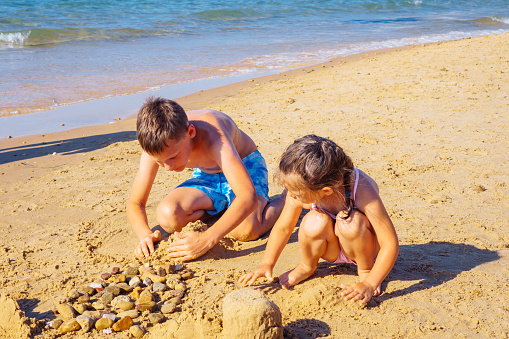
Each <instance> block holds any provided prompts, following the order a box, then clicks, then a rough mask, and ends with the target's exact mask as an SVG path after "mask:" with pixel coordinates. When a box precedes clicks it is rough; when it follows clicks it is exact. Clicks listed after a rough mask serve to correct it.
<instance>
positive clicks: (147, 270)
mask: <svg viewBox="0 0 509 339" xmlns="http://www.w3.org/2000/svg"><path fill="white" fill-rule="evenodd" d="M138 272H139V274H141V275H144V274H145V273H155V271H154V270H153V269H152V268H151V267H150V266H140V267H139V268H138Z"/></svg>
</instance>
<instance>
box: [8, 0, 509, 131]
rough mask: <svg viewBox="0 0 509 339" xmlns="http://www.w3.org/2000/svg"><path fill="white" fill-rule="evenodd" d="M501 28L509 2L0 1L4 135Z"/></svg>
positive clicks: (506, 25)
mask: <svg viewBox="0 0 509 339" xmlns="http://www.w3.org/2000/svg"><path fill="white" fill-rule="evenodd" d="M508 31H509V1H508V0H485V1H444V0H393V1H387V0H370V1H361V0H348V1H347V0H344V1H332V0H319V1H297V0H285V1H256V0H250V1H244V0H237V1H210V0H207V1H197V0H178V1H176V0H166V1H163V0H140V1H135V0H100V1H99V0H87V1H85V0H81V1H80V0H74V1H71V0H68V1H64V0H61V1H57V0H39V1H33V0H31V1H22V0H0V79H1V80H0V128H1V126H2V124H4V125H6V124H5V122H6V121H8V120H6V119H7V118H8V117H9V116H13V115H16V116H19V115H23V114H26V113H32V112H40V111H47V110H51V109H55V108H59V107H62V106H65V105H69V104H75V103H80V102H84V101H91V100H98V99H104V98H108V97H113V96H119V95H128V94H134V93H146V92H150V91H153V90H155V89H160V88H165V86H169V85H175V84H181V83H190V82H196V81H199V80H202V81H203V80H205V79H209V80H211V79H220V78H223V79H224V78H232V79H235V76H239V75H244V76H252V77H254V76H257V75H258V74H262V73H263V72H265V73H266V72H279V71H283V70H286V69H289V68H292V67H298V66H300V65H306V64H313V63H319V62H322V61H326V60H328V59H331V58H334V57H338V56H345V55H349V54H354V53H359V52H363V51H368V50H375V49H382V48H389V47H398V46H403V45H410V44H417V43H426V42H436V41H445V40H453V39H460V38H465V37H474V36H483V35H490V34H499V33H504V32H508ZM217 83H218V84H219V83H220V82H219V81H218V82H217ZM213 84H214V81H212V82H211V83H209V87H213V86H214V85H213ZM169 88H171V87H169ZM166 94H167V95H168V96H169V97H176V96H177V95H172V92H171V91H170V92H169V93H166ZM76 111H79V110H76ZM122 113H123V112H115V114H118V115H122ZM124 113H125V112H124ZM63 114H66V115H71V116H72V115H73V114H74V113H73V110H72V109H68V110H66V111H65V112H64V113H63ZM30 116H31V117H36V116H37V114H35V115H34V114H31V115H30ZM30 119H32V118H29V119H28V124H29V123H30ZM33 119H34V120H33V121H36V118H33ZM94 119H95V118H93V119H92V120H94ZM25 120H27V119H25ZM9 121H11V120H9ZM97 123H102V122H101V121H99V120H98V121H97ZM0 137H5V136H4V135H0Z"/></svg>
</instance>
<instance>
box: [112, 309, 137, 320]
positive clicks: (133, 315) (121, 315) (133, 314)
mask: <svg viewBox="0 0 509 339" xmlns="http://www.w3.org/2000/svg"><path fill="white" fill-rule="evenodd" d="M126 316H129V317H130V318H131V319H136V318H138V317H139V316H140V312H138V311H137V310H129V311H125V312H120V313H119V314H117V317H119V318H124V317H126Z"/></svg>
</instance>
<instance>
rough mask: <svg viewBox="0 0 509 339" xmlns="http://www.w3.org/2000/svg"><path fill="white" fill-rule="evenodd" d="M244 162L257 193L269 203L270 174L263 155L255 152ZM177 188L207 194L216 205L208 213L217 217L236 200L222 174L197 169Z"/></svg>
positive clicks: (243, 160)
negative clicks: (190, 189) (185, 188)
mask: <svg viewBox="0 0 509 339" xmlns="http://www.w3.org/2000/svg"><path fill="white" fill-rule="evenodd" d="M242 162H243V163H244V166H246V169H247V171H248V173H249V176H250V177H251V180H253V184H254V187H255V189H256V193H258V195H260V196H262V197H263V198H265V199H266V200H267V201H269V172H268V171H267V164H266V163H265V159H263V156H262V154H261V153H260V152H259V151H254V152H253V153H251V154H249V155H248V156H246V157H245V158H244V159H242ZM177 187H192V188H196V189H197V190H200V191H202V192H203V193H205V194H206V195H207V196H208V197H209V198H210V199H212V202H213V203H214V209H213V210H207V211H206V212H207V213H208V214H210V215H216V214H218V213H219V212H221V211H223V210H225V209H226V208H228V207H230V205H231V203H232V200H233V198H235V194H234V193H233V191H232V189H231V187H230V184H229V183H228V181H227V180H226V178H225V176H224V174H223V173H222V172H221V173H216V174H208V173H205V172H203V171H201V170H199V169H195V170H194V172H193V176H192V177H191V178H190V179H188V180H186V181H184V182H183V183H182V184H180V185H178V186H177Z"/></svg>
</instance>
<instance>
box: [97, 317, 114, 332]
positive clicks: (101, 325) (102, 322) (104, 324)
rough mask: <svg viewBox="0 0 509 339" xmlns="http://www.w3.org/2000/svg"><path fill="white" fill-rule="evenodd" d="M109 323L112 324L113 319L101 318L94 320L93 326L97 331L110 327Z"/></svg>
mask: <svg viewBox="0 0 509 339" xmlns="http://www.w3.org/2000/svg"><path fill="white" fill-rule="evenodd" d="M111 325H113V320H112V319H110V318H101V319H99V320H97V321H96V322H95V328H96V329H97V330H98V331H102V330H105V329H107V328H110V327H111Z"/></svg>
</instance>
